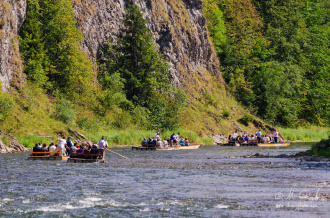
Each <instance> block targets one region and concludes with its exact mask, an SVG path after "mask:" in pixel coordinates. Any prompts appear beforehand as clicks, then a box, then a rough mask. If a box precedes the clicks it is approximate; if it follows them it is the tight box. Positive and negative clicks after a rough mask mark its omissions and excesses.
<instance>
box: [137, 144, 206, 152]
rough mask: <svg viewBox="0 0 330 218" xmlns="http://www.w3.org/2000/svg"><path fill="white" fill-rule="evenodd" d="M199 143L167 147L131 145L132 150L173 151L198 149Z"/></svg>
mask: <svg viewBox="0 0 330 218" xmlns="http://www.w3.org/2000/svg"><path fill="white" fill-rule="evenodd" d="M199 147H200V145H189V146H176V147H168V148H156V147H143V146H132V150H144V151H146V150H156V151H173V150H191V149H198V148H199Z"/></svg>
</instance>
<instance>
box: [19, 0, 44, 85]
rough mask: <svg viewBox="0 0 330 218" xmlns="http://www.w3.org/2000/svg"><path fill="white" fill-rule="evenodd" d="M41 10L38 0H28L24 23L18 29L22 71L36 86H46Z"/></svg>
mask: <svg viewBox="0 0 330 218" xmlns="http://www.w3.org/2000/svg"><path fill="white" fill-rule="evenodd" d="M41 19H42V11H41V8H40V6H39V1H38V0H29V1H28V10H27V13H26V18H25V23H24V25H23V26H22V28H21V29H20V33H19V35H20V37H19V39H20V50H21V52H22V55H23V59H24V66H25V67H24V73H26V74H27V75H28V77H29V79H30V80H32V81H34V83H35V84H36V85H37V86H41V87H43V86H46V85H47V84H46V82H47V80H48V77H47V71H48V70H49V63H48V61H47V56H46V54H45V48H44V40H43V38H44V35H43V31H42V23H41Z"/></svg>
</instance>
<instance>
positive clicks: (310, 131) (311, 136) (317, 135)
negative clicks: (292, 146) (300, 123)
mask: <svg viewBox="0 0 330 218" xmlns="http://www.w3.org/2000/svg"><path fill="white" fill-rule="evenodd" d="M278 131H279V132H280V133H281V134H282V136H283V137H284V138H285V139H286V140H290V141H296V140H302V141H316V140H317V141H320V140H322V139H327V138H328V132H329V131H330V128H326V127H317V126H311V127H308V128H303V127H299V128H278Z"/></svg>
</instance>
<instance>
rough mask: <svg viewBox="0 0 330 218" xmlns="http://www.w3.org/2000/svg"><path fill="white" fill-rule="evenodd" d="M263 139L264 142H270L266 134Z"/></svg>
mask: <svg viewBox="0 0 330 218" xmlns="http://www.w3.org/2000/svg"><path fill="white" fill-rule="evenodd" d="M262 140H263V141H264V143H268V140H267V137H266V136H265V135H264V136H263V137H262Z"/></svg>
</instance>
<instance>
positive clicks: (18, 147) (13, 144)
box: [0, 132, 28, 153]
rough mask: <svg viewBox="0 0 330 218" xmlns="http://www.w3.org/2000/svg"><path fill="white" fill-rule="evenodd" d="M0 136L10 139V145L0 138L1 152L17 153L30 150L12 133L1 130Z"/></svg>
mask: <svg viewBox="0 0 330 218" xmlns="http://www.w3.org/2000/svg"><path fill="white" fill-rule="evenodd" d="M0 136H4V137H6V138H7V139H8V142H9V145H8V146H7V145H5V144H4V143H3V141H2V140H1V139H0V153H16V152H25V151H28V149H27V148H25V147H24V146H23V145H22V144H20V143H19V142H18V140H17V139H16V138H15V137H14V136H13V135H11V134H8V133H2V132H0Z"/></svg>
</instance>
